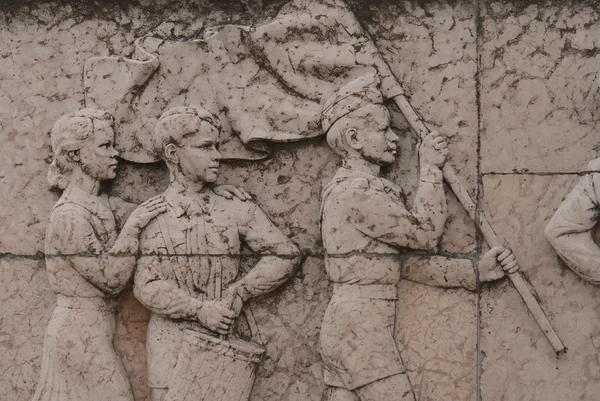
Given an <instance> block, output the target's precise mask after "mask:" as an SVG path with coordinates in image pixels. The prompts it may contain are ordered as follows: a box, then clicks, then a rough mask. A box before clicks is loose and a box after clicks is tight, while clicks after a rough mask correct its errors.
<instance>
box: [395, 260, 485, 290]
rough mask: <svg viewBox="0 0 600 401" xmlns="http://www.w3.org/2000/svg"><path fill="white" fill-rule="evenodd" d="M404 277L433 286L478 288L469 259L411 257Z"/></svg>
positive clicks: (404, 267) (403, 273)
mask: <svg viewBox="0 0 600 401" xmlns="http://www.w3.org/2000/svg"><path fill="white" fill-rule="evenodd" d="M402 278H403V279H406V280H409V281H414V282H417V283H421V284H425V285H429V286H432V287H439V288H464V289H466V290H468V291H475V290H476V289H477V279H476V276H475V269H473V265H472V263H471V261H470V260H469V259H457V258H448V257H445V256H431V257H429V256H426V257H423V256H417V257H411V258H408V260H406V262H405V263H404V266H403V270H402Z"/></svg>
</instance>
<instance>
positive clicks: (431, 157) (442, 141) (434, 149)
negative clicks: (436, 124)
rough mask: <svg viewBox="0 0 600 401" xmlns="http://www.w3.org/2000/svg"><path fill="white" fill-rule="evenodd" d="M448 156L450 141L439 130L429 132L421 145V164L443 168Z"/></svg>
mask: <svg viewBox="0 0 600 401" xmlns="http://www.w3.org/2000/svg"><path fill="white" fill-rule="evenodd" d="M447 157H448V143H447V142H446V137H445V136H444V135H442V134H439V133H438V132H437V131H433V132H431V133H429V135H427V136H426V137H425V138H424V139H423V142H421V146H420V147H419V160H420V163H421V165H430V166H436V167H438V168H442V167H443V166H444V163H446V158H447Z"/></svg>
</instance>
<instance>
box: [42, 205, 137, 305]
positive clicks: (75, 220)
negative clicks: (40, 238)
mask: <svg viewBox="0 0 600 401" xmlns="http://www.w3.org/2000/svg"><path fill="white" fill-rule="evenodd" d="M89 218H90V216H89V212H88V211H87V210H85V209H82V208H80V207H78V206H76V205H73V204H65V205H62V206H61V207H59V208H57V209H55V210H54V212H53V213H52V216H51V218H50V223H49V226H48V227H49V228H48V238H49V241H50V242H51V243H52V244H53V246H52V249H53V250H54V251H55V252H56V255H54V256H55V257H64V258H68V259H69V262H70V263H71V265H72V266H73V268H74V269H75V270H76V271H77V272H78V273H79V274H81V275H82V276H83V277H84V278H85V279H86V280H87V281H89V282H90V283H92V284H93V285H94V286H96V287H98V288H99V289H101V290H102V291H104V292H106V293H108V294H111V295H117V294H119V293H120V292H121V291H123V289H124V288H125V286H126V284H127V282H128V281H129V278H130V277H131V275H132V272H133V269H134V267H135V254H136V253H137V247H138V240H137V236H135V235H134V234H133V233H128V232H126V233H121V235H120V236H119V237H118V238H117V240H116V242H115V244H114V246H113V247H112V249H111V250H109V251H108V252H104V245H103V244H102V243H101V242H100V240H99V239H98V237H97V236H96V233H95V231H94V227H93V226H92V224H91V222H90V221H89Z"/></svg>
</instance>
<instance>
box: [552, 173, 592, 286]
mask: <svg viewBox="0 0 600 401" xmlns="http://www.w3.org/2000/svg"><path fill="white" fill-rule="evenodd" d="M599 185H600V174H599V173H593V174H588V175H585V176H584V177H582V178H581V180H580V181H579V183H578V184H577V185H576V186H575V188H573V190H572V191H571V193H569V195H567V197H566V198H565V200H564V201H563V203H562V204H561V205H560V206H559V208H558V209H557V210H556V212H555V213H554V216H552V218H551V219H550V222H549V223H548V226H546V230H545V231H544V234H545V235H546V239H547V240H548V242H550V244H551V245H552V246H553V247H554V249H555V250H556V253H558V254H559V255H560V257H561V258H562V259H563V260H564V261H565V263H566V264H567V265H568V266H569V267H570V268H571V269H572V270H573V271H574V272H575V273H577V274H578V275H579V276H581V277H582V278H583V279H584V280H586V281H588V282H590V283H593V284H600V246H598V244H597V243H596V242H595V241H594V239H593V237H592V229H593V228H594V226H595V225H596V224H597V223H598V217H599V214H600V206H599V199H598V195H599V193H598V190H599V189H600V186H599Z"/></svg>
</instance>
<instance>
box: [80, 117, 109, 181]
mask: <svg viewBox="0 0 600 401" xmlns="http://www.w3.org/2000/svg"><path fill="white" fill-rule="evenodd" d="M114 140H115V133H114V131H113V128H112V124H111V123H110V122H109V121H101V120H94V134H93V135H92V138H90V139H89V140H88V141H87V143H86V145H85V146H84V147H83V148H82V149H80V150H79V161H80V166H81V169H82V170H83V172H84V173H86V174H87V175H89V176H90V177H92V178H95V179H97V180H99V181H104V180H112V179H113V178H115V177H116V175H117V164H118V162H117V156H118V155H119V152H117V151H116V150H115V148H114V147H113V146H114Z"/></svg>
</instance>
